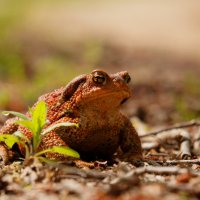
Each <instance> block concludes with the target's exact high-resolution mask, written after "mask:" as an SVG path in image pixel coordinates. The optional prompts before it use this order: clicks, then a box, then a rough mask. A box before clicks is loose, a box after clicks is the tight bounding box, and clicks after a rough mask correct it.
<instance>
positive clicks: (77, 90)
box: [0, 70, 142, 162]
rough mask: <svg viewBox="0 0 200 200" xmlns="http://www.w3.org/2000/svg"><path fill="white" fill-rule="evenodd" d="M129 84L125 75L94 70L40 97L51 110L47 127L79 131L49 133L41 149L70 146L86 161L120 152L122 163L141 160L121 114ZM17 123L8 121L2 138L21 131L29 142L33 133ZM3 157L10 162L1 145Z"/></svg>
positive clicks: (136, 140)
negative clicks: (61, 123)
mask: <svg viewBox="0 0 200 200" xmlns="http://www.w3.org/2000/svg"><path fill="white" fill-rule="evenodd" d="M130 80H131V78H130V76H129V74H128V72H126V71H122V72H118V73H116V74H111V75H108V74H107V73H106V72H104V71H102V70H94V71H92V72H91V73H90V74H85V75H81V76H78V77H76V78H75V79H73V80H72V81H71V82H70V83H69V84H67V86H66V87H61V88H60V89H56V90H55V91H53V92H51V93H47V94H45V95H43V96H41V97H39V99H38V102H39V101H41V100H42V101H45V102H46V104H47V106H48V113H47V118H48V121H49V123H48V126H50V125H53V124H57V123H60V122H73V123H77V124H79V127H78V128H77V127H60V128H57V129H55V130H53V131H51V132H49V133H48V134H47V135H46V136H45V137H44V138H43V140H42V142H41V148H42V149H47V148H50V147H53V146H69V147H71V148H72V149H74V150H76V151H78V152H79V153H80V155H81V158H83V159H84V158H91V159H93V158H95V159H96V158H103V159H108V158H111V157H112V156H113V154H114V153H115V152H121V153H120V154H119V155H121V159H123V160H126V161H130V162H135V161H136V160H141V159H142V148H141V142H140V139H139V136H138V134H137V132H136V130H135V129H134V127H133V126H132V124H131V122H130V120H129V119H128V118H127V117H126V116H125V115H123V114H122V113H121V112H120V106H121V105H122V104H123V103H124V102H125V101H126V100H127V99H128V98H129V97H130V95H131V92H130V88H129V85H128V84H129V82H130ZM36 104H37V103H36ZM36 104H35V105H36ZM27 115H28V113H27ZM15 120H16V119H15V118H13V119H9V120H7V121H6V123H5V125H4V126H3V127H2V128H1V130H0V134H5V133H6V134H12V133H14V132H15V131H17V130H21V131H22V132H23V133H24V134H25V135H26V136H28V137H29V138H30V137H32V135H31V132H29V131H28V130H27V129H26V128H24V127H22V126H20V125H17V124H15V123H14V122H15ZM0 157H1V158H2V159H3V160H4V161H5V162H6V161H8V160H9V154H8V151H7V148H6V146H5V145H4V144H1V145H0ZM47 157H49V158H50V159H55V160H56V159H57V160H63V159H66V157H64V156H62V155H61V154H48V155H47Z"/></svg>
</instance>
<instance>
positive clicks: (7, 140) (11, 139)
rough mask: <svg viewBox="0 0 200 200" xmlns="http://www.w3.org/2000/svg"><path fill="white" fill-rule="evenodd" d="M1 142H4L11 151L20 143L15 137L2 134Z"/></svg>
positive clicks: (0, 136)
mask: <svg viewBox="0 0 200 200" xmlns="http://www.w3.org/2000/svg"><path fill="white" fill-rule="evenodd" d="M0 142H4V143H5V144H6V145H7V146H8V148H10V149H11V148H12V147H13V145H14V144H15V143H20V139H19V138H18V137H17V136H15V135H10V134H2V135H0Z"/></svg>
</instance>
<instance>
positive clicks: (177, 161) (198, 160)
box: [155, 158, 200, 164]
mask: <svg viewBox="0 0 200 200" xmlns="http://www.w3.org/2000/svg"><path fill="white" fill-rule="evenodd" d="M155 162H158V163H167V164H200V158H198V159H193V160H167V161H155Z"/></svg>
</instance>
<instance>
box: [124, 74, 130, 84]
mask: <svg viewBox="0 0 200 200" xmlns="http://www.w3.org/2000/svg"><path fill="white" fill-rule="evenodd" d="M124 81H125V82H126V83H129V82H130V81H131V77H130V76H129V74H127V75H126V76H125V77H124Z"/></svg>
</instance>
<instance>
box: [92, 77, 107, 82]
mask: <svg viewBox="0 0 200 200" xmlns="http://www.w3.org/2000/svg"><path fill="white" fill-rule="evenodd" d="M93 80H94V82H96V83H103V82H104V81H105V77H104V76H95V77H94V78H93Z"/></svg>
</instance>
